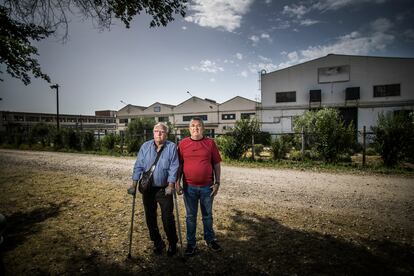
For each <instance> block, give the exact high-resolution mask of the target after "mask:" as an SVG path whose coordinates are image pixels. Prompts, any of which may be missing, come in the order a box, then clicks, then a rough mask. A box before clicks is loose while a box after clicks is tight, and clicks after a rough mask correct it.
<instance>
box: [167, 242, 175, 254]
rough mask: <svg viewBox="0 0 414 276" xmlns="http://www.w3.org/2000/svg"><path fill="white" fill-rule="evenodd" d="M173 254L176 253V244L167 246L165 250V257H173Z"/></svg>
mask: <svg viewBox="0 0 414 276" xmlns="http://www.w3.org/2000/svg"><path fill="white" fill-rule="evenodd" d="M175 253H177V244H175V243H174V244H169V245H168V250H167V256H168V257H172V256H174V255H175Z"/></svg>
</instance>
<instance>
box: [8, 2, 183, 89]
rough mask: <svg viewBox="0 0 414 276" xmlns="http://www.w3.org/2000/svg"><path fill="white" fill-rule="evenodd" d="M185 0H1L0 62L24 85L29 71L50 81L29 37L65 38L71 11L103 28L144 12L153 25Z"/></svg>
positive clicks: (167, 17) (162, 22)
mask: <svg viewBox="0 0 414 276" xmlns="http://www.w3.org/2000/svg"><path fill="white" fill-rule="evenodd" d="M186 4H187V0H167V1H157V0H143V1H134V0H94V1H90V0H37V1H33V0H5V1H2V4H0V49H1V52H0V61H1V62H0V63H2V64H5V65H6V67H7V73H8V74H10V75H11V76H12V77H15V78H18V79H20V80H22V81H23V83H24V84H26V85H28V84H29V83H30V81H31V79H30V77H29V73H31V74H33V76H34V77H36V78H42V79H44V80H46V81H48V82H50V78H49V76H48V75H46V74H44V73H43V72H42V71H41V68H40V65H39V63H38V61H37V59H36V58H35V57H34V56H36V55H38V53H37V48H36V47H34V46H33V45H32V41H33V40H35V41H36V40H37V41H38V40H41V39H44V38H46V37H48V36H49V35H51V34H55V35H57V36H61V37H62V41H65V40H66V39H67V36H68V22H69V18H70V16H71V15H75V16H80V17H82V18H83V19H91V20H92V21H93V22H94V23H96V25H97V26H98V28H99V29H101V30H103V29H109V28H110V27H111V25H112V24H113V21H114V19H118V20H120V21H122V22H123V23H124V24H125V27H126V28H129V27H130V24H131V21H132V20H133V18H134V17H135V16H137V15H139V14H142V13H144V14H147V15H149V16H150V17H151V21H150V23H149V26H150V27H157V26H166V25H167V24H168V23H169V22H171V21H173V20H174V16H175V15H176V14H180V15H181V16H184V15H185V10H186ZM62 30H63V32H62V34H61V35H58V32H59V31H62ZM1 73H2V72H1V71H0V74H1Z"/></svg>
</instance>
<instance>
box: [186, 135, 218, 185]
mask: <svg viewBox="0 0 414 276" xmlns="http://www.w3.org/2000/svg"><path fill="white" fill-rule="evenodd" d="M178 153H179V157H180V163H181V164H182V166H183V174H184V176H183V181H184V183H187V184H189V185H192V186H210V185H211V184H212V182H213V166H214V165H215V164H217V163H220V162H221V157H220V153H219V151H218V149H217V146H216V143H215V142H214V140H213V139H210V138H207V137H203V138H202V139H200V140H193V139H191V138H190V137H187V138H184V139H183V140H182V141H181V142H180V144H179V145H178Z"/></svg>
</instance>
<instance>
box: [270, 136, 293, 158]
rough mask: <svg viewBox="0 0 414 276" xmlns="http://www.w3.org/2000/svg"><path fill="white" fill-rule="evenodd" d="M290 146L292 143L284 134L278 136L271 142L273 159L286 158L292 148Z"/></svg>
mask: <svg viewBox="0 0 414 276" xmlns="http://www.w3.org/2000/svg"><path fill="white" fill-rule="evenodd" d="M289 147H290V144H289V143H288V142H287V140H286V139H284V138H283V136H281V137H276V138H275V139H274V140H273V142H272V144H271V150H272V156H273V160H279V159H283V158H285V157H286V154H287V153H288V152H289V150H290V148H289Z"/></svg>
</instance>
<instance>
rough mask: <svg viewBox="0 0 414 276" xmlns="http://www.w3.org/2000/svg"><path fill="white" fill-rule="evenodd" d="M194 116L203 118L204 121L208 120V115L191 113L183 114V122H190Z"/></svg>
mask: <svg viewBox="0 0 414 276" xmlns="http://www.w3.org/2000/svg"><path fill="white" fill-rule="evenodd" d="M194 117H198V118H200V119H201V120H203V122H205V121H207V115H191V116H183V122H189V121H191V119H192V118H194Z"/></svg>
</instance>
